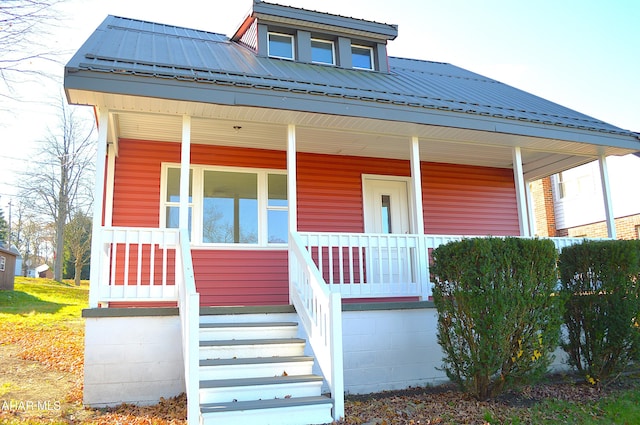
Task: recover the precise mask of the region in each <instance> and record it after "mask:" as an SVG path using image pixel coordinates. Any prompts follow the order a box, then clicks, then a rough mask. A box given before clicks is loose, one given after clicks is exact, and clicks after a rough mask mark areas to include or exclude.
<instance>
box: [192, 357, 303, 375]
mask: <svg viewBox="0 0 640 425" xmlns="http://www.w3.org/2000/svg"><path fill="white" fill-rule="evenodd" d="M313 364H314V359H313V357H309V356H289V357H253V358H245V359H238V358H236V359H215V360H214V359H207V360H200V379H201V380H210V379H236V378H250V377H254V378H264V377H269V376H282V375H285V374H286V375H289V376H295V375H310V374H311V372H312V369H313Z"/></svg>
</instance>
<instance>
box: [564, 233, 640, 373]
mask: <svg viewBox="0 0 640 425" xmlns="http://www.w3.org/2000/svg"><path fill="white" fill-rule="evenodd" d="M559 268H560V278H561V286H562V287H561V294H563V295H564V298H565V299H566V310H565V314H564V320H565V325H566V328H567V332H566V334H565V335H564V336H563V341H562V348H563V349H564V350H565V351H566V353H567V354H568V356H569V364H570V365H571V366H573V367H574V368H576V369H577V371H579V372H580V373H582V374H583V375H584V377H585V378H586V379H587V380H588V381H589V382H591V383H592V384H596V383H604V382H607V381H611V380H613V379H615V377H616V376H617V374H619V373H620V372H623V371H624V370H625V369H627V367H628V366H629V365H630V364H631V362H632V361H633V360H637V356H638V353H639V350H638V348H639V343H640V331H639V329H638V327H637V323H638V322H637V320H638V314H639V312H640V298H639V297H638V295H639V284H640V282H639V281H638V279H639V278H640V241H624V240H620V241H585V242H584V243H582V244H579V245H573V246H571V247H567V248H565V249H564V250H563V251H562V254H561V255H560V262H559Z"/></svg>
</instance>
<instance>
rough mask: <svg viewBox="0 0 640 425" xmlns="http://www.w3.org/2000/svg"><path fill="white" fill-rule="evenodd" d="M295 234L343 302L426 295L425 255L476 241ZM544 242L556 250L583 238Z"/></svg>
mask: <svg viewBox="0 0 640 425" xmlns="http://www.w3.org/2000/svg"><path fill="white" fill-rule="evenodd" d="M298 235H299V238H300V243H301V244H302V246H304V247H305V248H306V251H307V252H308V253H309V255H310V256H311V259H312V261H313V262H314V264H315V265H316V266H317V268H318V272H319V273H320V275H321V277H322V279H323V280H324V281H325V282H326V284H327V286H328V287H329V289H330V290H331V292H337V293H340V294H341V295H342V297H343V298H398V297H413V298H415V297H418V298H420V299H428V298H429V297H430V296H431V284H430V283H429V282H430V276H429V264H430V256H431V251H432V250H433V249H435V248H437V247H438V246H440V245H442V244H446V243H449V242H453V241H459V240H462V239H464V238H466V237H478V236H463V235H416V234H369V233H326V232H299V233H298ZM550 239H551V240H552V241H553V242H554V244H555V245H556V248H557V249H558V250H559V251H560V250H562V249H563V248H565V247H567V246H570V245H574V244H576V243H581V242H582V241H583V240H584V238H550Z"/></svg>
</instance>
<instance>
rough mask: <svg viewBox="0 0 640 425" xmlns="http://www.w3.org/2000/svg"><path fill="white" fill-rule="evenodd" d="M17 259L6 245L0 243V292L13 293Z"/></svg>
mask: <svg viewBox="0 0 640 425" xmlns="http://www.w3.org/2000/svg"><path fill="white" fill-rule="evenodd" d="M17 257H18V256H17V255H16V253H15V252H14V251H13V250H12V249H11V247H10V246H9V245H8V244H5V243H3V242H2V241H0V290H6V291H13V287H14V277H15V267H16V259H17Z"/></svg>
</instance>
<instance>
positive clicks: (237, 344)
mask: <svg viewBox="0 0 640 425" xmlns="http://www.w3.org/2000/svg"><path fill="white" fill-rule="evenodd" d="M305 344H306V341H305V340H304V339H300V338H274V339H245V340H221V341H200V360H206V359H233V358H250V357H274V356H282V357H289V356H302V355H304V347H305Z"/></svg>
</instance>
